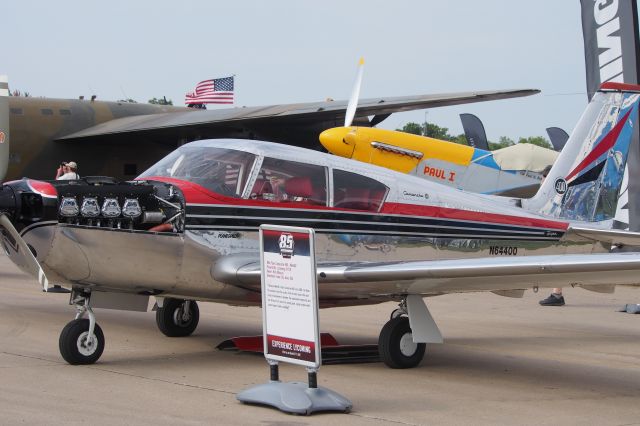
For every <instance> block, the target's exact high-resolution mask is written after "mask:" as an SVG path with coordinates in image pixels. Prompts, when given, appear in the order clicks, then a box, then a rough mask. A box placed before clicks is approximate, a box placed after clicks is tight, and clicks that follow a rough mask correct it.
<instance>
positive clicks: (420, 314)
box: [378, 295, 442, 368]
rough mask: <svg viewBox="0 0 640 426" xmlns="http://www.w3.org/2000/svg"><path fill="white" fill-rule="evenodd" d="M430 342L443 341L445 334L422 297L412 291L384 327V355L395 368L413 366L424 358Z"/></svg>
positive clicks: (380, 343) (380, 348)
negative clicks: (441, 332) (439, 328)
mask: <svg viewBox="0 0 640 426" xmlns="http://www.w3.org/2000/svg"><path fill="white" fill-rule="evenodd" d="M426 343H442V335H441V334H440V330H438V326H437V325H436V323H435V322H434V321H433V318H432V317H431V314H430V313H429V310H428V309H427V306H426V305H425V304H424V301H423V300H422V298H421V297H420V296H414V295H409V296H407V297H406V298H404V299H403V300H402V302H401V303H400V306H399V307H398V309H396V310H394V311H393V312H392V314H391V319H390V320H389V321H388V322H387V323H386V324H385V325H384V327H382V330H381V331H380V337H379V338H378V351H379V353H380V358H381V359H382V361H383V362H384V363H385V364H386V365H387V366H388V367H391V368H413V367H415V366H417V365H418V364H420V362H421V361H422V359H423V358H424V353H425V349H426Z"/></svg>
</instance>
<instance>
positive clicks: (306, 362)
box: [260, 225, 321, 369]
mask: <svg viewBox="0 0 640 426" xmlns="http://www.w3.org/2000/svg"><path fill="white" fill-rule="evenodd" d="M314 235H315V234H314V232H313V229H311V228H298V227H291V226H275V225H262V226H261V227H260V262H261V272H262V315H263V322H262V324H263V335H264V356H265V358H267V360H273V361H284V362H288V363H291V364H298V365H303V366H306V367H308V368H315V369H317V368H319V367H320V364H321V355H320V353H321V352H320V350H321V348H320V333H319V326H318V280H317V276H316V262H315V249H314Z"/></svg>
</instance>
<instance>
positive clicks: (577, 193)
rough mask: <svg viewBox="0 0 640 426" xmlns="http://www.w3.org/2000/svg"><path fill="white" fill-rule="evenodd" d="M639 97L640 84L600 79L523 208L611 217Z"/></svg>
mask: <svg viewBox="0 0 640 426" xmlns="http://www.w3.org/2000/svg"><path fill="white" fill-rule="evenodd" d="M639 102H640V86H636V85H629V84H621V83H604V84H603V85H602V86H601V87H600V90H599V91H598V92H596V94H595V96H594V97H593V98H592V99H591V102H590V103H589V105H588V106H587V109H586V110H585V112H584V113H583V114H582V117H581V118H580V121H579V122H578V124H577V125H576V127H575V129H574V130H573V132H572V133H571V136H570V137H569V140H568V141H567V144H566V145H565V147H564V149H563V150H562V152H561V153H560V156H559V157H558V159H557V160H556V162H555V164H554V165H553V168H552V169H551V171H550V172H549V174H548V175H547V178H546V179H545V181H544V182H543V183H542V186H541V187H540V190H539V191H538V193H537V194H536V195H535V197H533V198H531V199H530V200H525V202H523V207H525V208H527V209H528V210H531V211H535V212H538V213H542V214H544V215H548V216H552V217H556V218H561V219H566V220H573V221H584V222H606V221H611V222H613V218H614V216H615V213H616V206H617V204H618V195H619V192H620V187H621V185H622V179H623V175H624V170H625V165H626V162H627V155H628V153H629V147H630V145H631V140H632V135H633V128H634V126H636V125H637V123H638V104H639ZM609 226H610V224H609Z"/></svg>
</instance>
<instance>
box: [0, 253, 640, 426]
mask: <svg viewBox="0 0 640 426" xmlns="http://www.w3.org/2000/svg"><path fill="white" fill-rule="evenodd" d="M547 293H548V292H547V291H541V292H540V293H538V294H534V293H533V292H531V291H528V292H527V293H526V294H525V297H524V298H523V299H510V298H506V297H500V296H496V295H493V294H453V295H446V296H440V297H435V298H432V299H429V300H427V304H428V306H429V308H430V309H431V312H432V314H433V316H434V317H435V319H436V321H437V322H438V324H439V326H440V329H441V331H442V333H443V335H444V337H445V343H444V344H443V345H432V346H428V347H427V356H426V357H425V360H424V361H423V363H422V365H420V366H419V367H418V368H414V369H410V370H392V369H389V368H387V367H385V366H384V364H382V363H368V364H357V365H353V364H352V365H329V366H323V367H322V368H321V369H320V372H319V384H320V385H321V386H325V387H328V388H331V389H333V390H334V391H337V392H339V393H341V394H343V395H344V396H346V397H348V398H349V399H350V400H351V401H352V402H353V405H354V406H353V411H352V412H351V413H349V414H341V413H327V414H315V415H312V416H293V415H288V414H284V413H281V412H279V411H277V410H274V409H271V408H265V407H259V406H248V405H243V404H241V403H239V402H237V401H236V398H235V395H236V393H237V392H239V391H241V390H243V389H245V388H247V387H249V386H251V385H253V384H258V383H264V382H266V381H267V380H268V367H267V364H266V362H265V360H264V358H263V357H262V356H260V355H252V354H246V353H234V352H226V351H219V350H216V349H215V347H216V345H217V344H218V343H220V342H221V341H222V340H224V339H226V338H228V337H231V336H240V335H255V334H260V333H261V313H260V310H259V309H257V308H238V307H230V306H225V305H220V304H212V303H202V304H200V315H201V317H200V326H199V327H198V329H197V330H196V332H195V333H194V335H193V336H191V337H188V338H173V339H171V338H167V337H165V336H164V335H162V334H161V333H160V332H159V331H158V330H157V328H156V325H155V318H154V314H153V313H152V312H148V313H130V312H120V311H111V310H96V314H97V317H98V322H99V323H100V325H101V327H102V329H103V331H104V334H105V338H106V349H105V351H104V354H103V355H102V358H101V359H100V360H99V361H98V363H97V364H95V365H92V366H70V365H67V364H66V363H65V362H64V361H63V360H62V358H61V357H60V355H59V352H58V336H59V333H60V331H61V330H62V328H63V327H64V325H65V324H66V323H67V322H68V321H70V320H71V319H72V318H73V315H74V309H73V307H71V306H69V305H68V303H67V302H68V295H65V294H44V293H42V292H40V291H39V289H38V285H37V284H36V282H35V281H34V280H32V279H31V278H30V277H29V276H27V275H25V274H23V273H22V272H20V271H19V270H17V268H15V267H14V266H13V264H11V262H10V261H9V260H8V259H7V258H6V256H4V255H0V424H12V425H13V424H47V425H51V424H80V423H88V424H95V425H102V424H104V425H107V424H108V425H114V424H136V425H138V424H154V425H162V424H171V425H177V424H202V423H208V424H221V425H222V424H225V425H227V424H229V425H234V424H253V425H290V426H293V425H305V424H332V425H338V424H340V425H342V424H345V425H361V424H367V425H383V424H400V425H414V424H442V425H448V424H452V425H460V424H474V425H485V424H486V425H493V424H509V425H515V424H535V425H541V424H565V425H571V424H576V425H578V424H579V425H587V424H594V425H632V424H634V425H640V315H632V314H626V313H619V312H616V309H617V308H619V307H621V306H622V305H624V304H625V303H631V302H634V303H636V302H640V291H639V290H636V289H632V288H619V289H617V290H616V293H614V294H597V293H592V292H588V291H585V290H582V289H572V288H569V289H566V290H565V298H566V299H567V302H568V304H567V305H566V306H564V307H540V306H538V304H537V302H538V300H539V299H541V298H542V297H546V296H547ZM394 307H395V306H394V305H393V304H390V303H387V304H383V305H376V306H367V307H357V308H339V309H329V310H323V311H321V313H320V321H321V329H322V331H326V332H331V333H332V334H333V335H334V336H335V337H336V338H337V339H338V340H339V341H340V342H341V343H345V344H365V343H375V342H376V341H377V337H378V333H379V331H380V328H381V327H382V325H383V323H384V322H385V321H386V320H387V318H388V316H389V314H390V312H391V311H392V309H393V308H394ZM281 379H282V380H284V381H303V380H305V379H306V372H305V370H304V369H303V368H301V367H295V366H288V365H283V366H282V367H281Z"/></svg>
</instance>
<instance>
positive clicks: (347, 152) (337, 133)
mask: <svg viewBox="0 0 640 426" xmlns="http://www.w3.org/2000/svg"><path fill="white" fill-rule="evenodd" d="M353 130H354V129H353V128H351V127H334V128H332V129H327V130H325V131H324V132H322V133H320V143H321V144H322V146H324V147H325V148H326V149H327V151H329V152H330V153H332V154H335V155H339V156H340V157H346V158H351V156H352V155H353V150H354V148H355V144H354V143H353V141H352V140H351V139H352V138H349V137H348V135H349V133H350V132H351V131H353Z"/></svg>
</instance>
